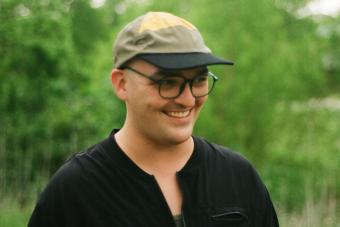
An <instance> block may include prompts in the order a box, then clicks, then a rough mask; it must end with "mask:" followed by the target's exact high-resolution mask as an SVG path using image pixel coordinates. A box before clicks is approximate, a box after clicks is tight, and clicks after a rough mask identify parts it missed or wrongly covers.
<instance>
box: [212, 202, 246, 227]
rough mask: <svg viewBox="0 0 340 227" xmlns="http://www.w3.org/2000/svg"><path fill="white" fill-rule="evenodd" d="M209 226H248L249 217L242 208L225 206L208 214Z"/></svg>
mask: <svg viewBox="0 0 340 227" xmlns="http://www.w3.org/2000/svg"><path fill="white" fill-rule="evenodd" d="M209 222H210V223H209V224H210V225H209V226H211V227H248V226H250V225H249V218H248V215H247V214H246V212H245V211H244V210H243V209H242V208H237V207H235V208H225V209H221V210H218V211H216V212H213V213H211V214H209Z"/></svg>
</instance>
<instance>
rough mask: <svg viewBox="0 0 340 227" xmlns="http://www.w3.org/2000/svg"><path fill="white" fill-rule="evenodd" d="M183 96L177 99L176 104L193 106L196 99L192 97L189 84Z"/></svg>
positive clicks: (185, 86) (184, 89)
mask: <svg viewBox="0 0 340 227" xmlns="http://www.w3.org/2000/svg"><path fill="white" fill-rule="evenodd" d="M183 86H184V88H183V90H182V92H181V94H180V95H179V96H178V97H177V98H175V100H174V101H175V102H176V103H178V104H181V105H183V106H193V105H194V104H195V100H196V98H195V97H194V96H193V95H192V93H191V89H190V85H189V83H185V84H184V85H183Z"/></svg>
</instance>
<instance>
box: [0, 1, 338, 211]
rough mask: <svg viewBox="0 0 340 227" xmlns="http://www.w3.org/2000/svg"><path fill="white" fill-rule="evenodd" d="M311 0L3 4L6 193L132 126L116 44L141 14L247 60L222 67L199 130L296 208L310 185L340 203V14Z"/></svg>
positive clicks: (0, 80)
mask: <svg viewBox="0 0 340 227" xmlns="http://www.w3.org/2000/svg"><path fill="white" fill-rule="evenodd" d="M306 2H308V1H305V0H289V1H283V0H277V1H269V0H257V1H246V0H229V1H222V0H215V1H208V0H187V1H180V0H173V1H151V0H149V1H147V0H144V1H141V0H140V1H137V0H130V1H127V0H124V1H123V0H116V1H113V0H111V1H106V2H105V4H104V5H103V6H101V7H99V8H94V7H93V6H91V4H90V3H91V1H89V0H73V1H72V0H57V1H49V0H33V1H28V0H27V1H22V0H2V1H1V2H0V56H1V61H0V169H1V173H0V190H2V193H3V195H5V194H6V193H9V192H10V193H18V194H20V195H22V192H24V191H25V190H27V189H28V188H30V187H32V185H35V186H36V184H37V183H36V182H37V181H40V180H41V178H45V179H46V178H48V177H50V176H51V174H53V173H54V172H55V171H56V169H57V168H58V167H59V166H60V165H61V163H62V162H64V161H65V159H67V157H69V156H70V155H71V154H73V153H75V152H77V151H79V150H81V149H84V148H86V147H87V146H89V145H91V144H94V143H96V142H98V141H99V140H101V139H102V138H104V137H105V136H107V135H108V134H109V132H110V130H111V129H112V128H117V127H120V126H121V124H122V123H123V119H124V115H125V113H124V106H123V104H122V103H121V102H119V101H118V100H117V99H116V98H115V97H114V94H113V92H112V89H111V84H110V70H111V69H112V65H113V62H112V51H111V49H112V41H113V39H114V37H115V35H116V34H117V32H118V31H119V30H120V29H121V28H122V26H124V25H125V24H126V23H127V22H128V21H130V20H132V19H133V18H135V17H136V16H138V15H141V14H143V13H144V12H146V11H169V12H172V13H175V14H177V15H179V16H182V17H184V18H186V19H188V20H189V21H191V22H192V23H193V24H195V25H196V26H197V27H198V28H199V30H200V31H201V32H202V34H203V36H204V37H205V41H206V43H207V44H208V46H209V47H211V49H212V50H213V52H214V53H216V54H217V55H220V56H223V57H225V58H228V59H231V60H233V61H235V62H236V64H235V66H233V67H221V66H215V67H212V68H211V70H212V71H214V72H215V73H216V74H217V75H219V77H220V80H219V81H218V84H217V86H216V87H215V90H214V92H213V93H212V94H211V95H210V97H209V101H208V102H207V104H206V106H205V108H204V110H203V111H202V114H201V117H200V119H199V121H198V123H197V126H196V128H195V133H196V134H198V135H202V136H205V137H207V138H208V139H210V140H211V141H214V142H218V143H222V144H224V145H226V146H228V147H231V148H232V149H234V150H237V151H240V152H242V153H243V154H244V155H245V156H246V157H247V158H248V159H250V160H251V161H252V162H253V163H254V165H255V166H256V167H257V168H258V169H259V171H260V174H261V175H262V176H263V177H264V180H265V183H266V184H267V185H268V187H269V190H270V192H271V194H272V196H273V200H274V201H275V202H276V203H278V204H284V205H285V206H286V207H287V209H292V208H295V209H298V208H301V207H302V206H303V204H304V201H305V199H306V188H308V189H311V190H312V191H313V192H315V196H316V197H326V198H328V197H329V198H338V197H339V196H340V192H339V189H340V185H339V177H338V174H336V173H337V172H339V163H340V157H339V150H340V141H339V139H340V138H339V135H340V117H339V115H340V104H339V102H340V95H339V88H340V61H339V59H340V32H339V23H340V17H339V16H338V17H320V18H319V19H318V20H315V19H313V18H311V17H300V16H298V15H297V14H296V11H297V9H299V8H300V7H301V6H303V5H304V4H305V3H306ZM42 187H43V186H41V185H40V186H39V187H38V188H39V189H37V190H41V188H42ZM23 197H25V196H23Z"/></svg>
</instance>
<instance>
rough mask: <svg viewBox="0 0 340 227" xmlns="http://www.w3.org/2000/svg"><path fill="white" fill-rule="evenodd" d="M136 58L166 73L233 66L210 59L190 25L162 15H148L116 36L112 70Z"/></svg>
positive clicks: (195, 31)
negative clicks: (211, 66)
mask: <svg viewBox="0 0 340 227" xmlns="http://www.w3.org/2000/svg"><path fill="white" fill-rule="evenodd" d="M136 58H138V59H143V60H145V61H147V62H149V63H151V64H153V65H155V66H157V67H159V68H163V69H169V70H180V69H188V68H194V67H199V66H208V65H216V64H226V65H233V64H234V63H233V62H232V61H229V60H225V59H223V58H219V57H216V56H214V55H213V54H212V53H211V50H210V49H209V48H208V47H207V46H206V45H205V43H204V40H203V38H202V36H201V34H200V32H199V31H198V29H197V28H196V27H195V26H194V25H192V24H191V23H190V22H188V21H186V20H184V19H183V18H180V17H177V16H175V15H173V14H170V13H166V12H149V13H147V14H145V15H143V16H140V17H138V18H136V19H135V20H134V21H132V22H130V23H129V24H127V25H126V26H125V27H124V28H123V29H122V30H121V31H120V32H119V34H118V36H117V38H116V40H115V43H114V64H115V67H116V68H122V67H123V66H124V64H125V63H127V62H128V61H129V60H132V59H136Z"/></svg>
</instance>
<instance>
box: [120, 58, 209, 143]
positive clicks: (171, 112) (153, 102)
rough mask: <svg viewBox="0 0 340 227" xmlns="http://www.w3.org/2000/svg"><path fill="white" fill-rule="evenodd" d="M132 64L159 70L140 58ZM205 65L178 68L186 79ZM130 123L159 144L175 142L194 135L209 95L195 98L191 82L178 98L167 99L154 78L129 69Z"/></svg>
mask: <svg viewBox="0 0 340 227" xmlns="http://www.w3.org/2000/svg"><path fill="white" fill-rule="evenodd" d="M130 67H131V68H133V69H135V70H138V71H139V72H141V73H143V74H145V75H153V74H155V72H157V71H159V69H158V68H156V67H155V66H153V65H151V64H148V63H147V62H145V61H142V60H137V61H134V62H133V63H131V64H130ZM200 71H202V68H196V69H190V70H183V71H178V72H176V74H177V73H178V74H179V75H182V76H184V77H185V78H186V79H191V78H193V77H195V76H196V75H197V74H198V73H199V72H200ZM124 76H125V79H126V99H125V101H126V107H127V119H126V126H128V127H129V128H130V129H132V130H134V132H135V133H138V135H140V136H142V137H144V139H147V140H149V141H150V142H153V143H156V144H159V145H174V144H179V143H182V142H185V141H186V140H188V139H190V137H191V135H192V131H193V127H194V124H195V122H196V119H197V117H198V115H199V112H200V110H201V108H202V106H203V104H204V102H205V101H206V99H207V96H204V97H200V98H195V97H193V96H192V94H191V91H190V88H189V85H188V84H186V85H185V88H184V90H183V92H182V93H181V94H180V95H179V96H178V97H176V98H173V99H165V98H162V97H161V96H160V94H159V86H158V84H156V83H154V82H153V81H152V80H149V79H147V78H145V77H142V76H140V75H138V74H137V73H136V72H133V71H131V70H128V69H125V70H124Z"/></svg>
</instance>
